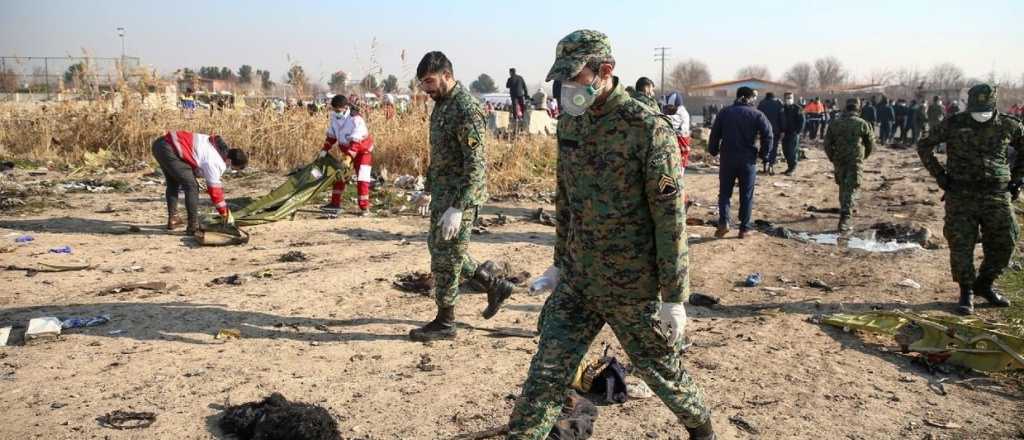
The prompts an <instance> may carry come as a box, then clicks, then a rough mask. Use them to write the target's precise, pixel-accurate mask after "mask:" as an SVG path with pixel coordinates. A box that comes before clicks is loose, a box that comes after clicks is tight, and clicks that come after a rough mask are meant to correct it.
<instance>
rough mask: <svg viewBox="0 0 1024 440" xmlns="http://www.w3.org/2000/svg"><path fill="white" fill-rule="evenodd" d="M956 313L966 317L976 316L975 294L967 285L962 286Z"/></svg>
mask: <svg viewBox="0 0 1024 440" xmlns="http://www.w3.org/2000/svg"><path fill="white" fill-rule="evenodd" d="M956 312H957V313H959V314H961V315H965V316H966V315H973V314H974V294H973V293H972V292H971V287H970V286H968V285H966V284H962V285H960V302H958V303H957V304H956Z"/></svg>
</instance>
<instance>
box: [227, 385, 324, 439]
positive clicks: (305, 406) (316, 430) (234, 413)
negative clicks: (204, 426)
mask: <svg viewBox="0 0 1024 440" xmlns="http://www.w3.org/2000/svg"><path fill="white" fill-rule="evenodd" d="M218 425H219V426H220V429H221V430H223V431H224V432H225V433H226V434H234V435H235V436H237V437H238V438H239V439H240V440H289V439H291V440H337V439H339V438H341V433H340V432H339V431H338V423H337V422H336V421H335V420H334V418H333V417H331V414H330V413H329V412H328V411H327V410H326V409H325V408H323V407H321V406H318V405H313V404H309V403H304V402H294V401H293V402H289V401H288V399H286V398H285V397H284V396H283V395H281V394H280V393H273V394H271V395H270V396H268V397H267V398H265V399H263V400H262V401H258V402H249V403H244V404H241V405H236V406H229V407H227V408H224V414H223V415H222V416H221V418H220V421H219V423H218Z"/></svg>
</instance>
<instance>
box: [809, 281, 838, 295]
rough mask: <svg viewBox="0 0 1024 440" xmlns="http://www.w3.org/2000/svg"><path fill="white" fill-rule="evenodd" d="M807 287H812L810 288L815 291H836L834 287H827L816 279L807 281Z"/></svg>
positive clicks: (826, 284)
mask: <svg viewBox="0 0 1024 440" xmlns="http://www.w3.org/2000/svg"><path fill="white" fill-rule="evenodd" d="M807 287H812V288H815V289H821V290H823V291H825V292H834V291H835V290H836V289H835V288H834V287H832V286H830V285H828V283H826V282H824V281H822V280H819V279H817V278H815V279H813V280H810V281H808V282H807Z"/></svg>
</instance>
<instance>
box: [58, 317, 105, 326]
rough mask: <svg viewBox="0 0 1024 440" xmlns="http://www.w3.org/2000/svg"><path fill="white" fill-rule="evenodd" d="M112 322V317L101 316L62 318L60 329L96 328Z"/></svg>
mask: <svg viewBox="0 0 1024 440" xmlns="http://www.w3.org/2000/svg"><path fill="white" fill-rule="evenodd" d="M108 322H110V316H107V315H100V316H97V317H94V318H75V317H72V318H61V320H60V328H62V329H69V328H81V327H95V326H97V325H103V324H106V323H108Z"/></svg>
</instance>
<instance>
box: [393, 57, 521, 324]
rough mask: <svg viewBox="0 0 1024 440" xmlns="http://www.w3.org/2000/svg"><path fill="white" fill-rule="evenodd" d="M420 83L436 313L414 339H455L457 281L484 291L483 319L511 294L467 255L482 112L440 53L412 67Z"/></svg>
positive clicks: (488, 266)
mask: <svg viewBox="0 0 1024 440" xmlns="http://www.w3.org/2000/svg"><path fill="white" fill-rule="evenodd" d="M416 75H417V78H419V80H420V87H421V88H422V89H423V91H424V92H426V93H427V94H428V95H430V97H431V98H432V99H433V100H434V102H435V105H434V110H433V112H432V113H431V114H430V168H429V169H428V170H427V179H426V182H425V183H426V184H425V186H426V188H425V189H426V193H427V194H429V196H424V197H423V198H422V199H421V200H420V202H419V203H421V204H422V205H427V206H429V211H430V232H429V234H428V238H427V247H428V249H429V250H430V271H431V272H432V273H433V276H434V295H435V300H436V302H437V310H438V311H437V317H435V318H434V320H433V321H431V322H430V323H428V324H427V325H426V326H424V327H422V328H418V329H413V330H412V331H410V332H409V337H410V338H411V339H413V340H416V341H429V340H435V339H453V338H455V303H456V301H457V300H458V297H459V281H460V279H462V278H472V279H473V280H474V281H476V282H477V283H479V284H480V285H481V286H483V287H484V289H485V290H486V291H487V308H486V309H485V310H484V312H483V315H484V318H487V319H490V318H491V317H492V316H494V314H495V313H497V312H498V309H499V308H500V307H501V304H502V303H503V302H504V301H505V300H506V299H507V298H508V297H509V296H510V295H511V294H512V290H513V287H514V286H513V285H512V283H510V282H508V281H507V280H505V279H501V278H499V277H497V276H496V275H495V273H494V272H495V270H496V269H497V267H496V265H495V264H494V263H493V262H490V261H488V262H485V263H484V264H480V265H477V264H476V263H475V262H474V261H473V259H472V258H470V257H469V255H468V253H467V250H468V247H469V236H470V233H471V231H472V228H473V221H474V220H476V216H477V209H478V207H479V206H480V205H481V204H482V203H483V202H484V201H486V200H487V176H486V162H485V159H484V140H483V136H484V127H485V122H484V113H483V111H482V110H481V109H480V104H479V103H478V102H477V101H476V99H474V98H473V97H472V96H470V94H469V92H468V91H466V89H465V88H463V87H462V84H461V83H458V82H456V81H455V78H454V76H453V73H452V64H451V62H450V61H449V60H448V58H447V57H445V55H444V54H443V53H441V52H430V53H427V54H426V55H425V56H424V57H423V60H422V61H420V64H419V67H418V68H417V71H416Z"/></svg>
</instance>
